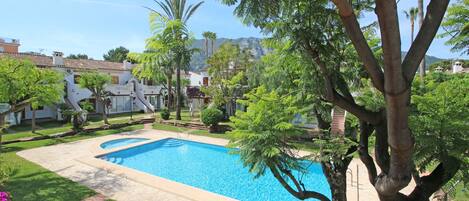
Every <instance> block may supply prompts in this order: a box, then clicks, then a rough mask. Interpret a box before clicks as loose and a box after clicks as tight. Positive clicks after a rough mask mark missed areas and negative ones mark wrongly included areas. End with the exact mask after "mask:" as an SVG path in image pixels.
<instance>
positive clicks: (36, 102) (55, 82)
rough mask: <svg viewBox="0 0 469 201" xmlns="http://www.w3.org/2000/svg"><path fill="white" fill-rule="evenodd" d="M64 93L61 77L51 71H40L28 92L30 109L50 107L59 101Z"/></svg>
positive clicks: (59, 74)
mask: <svg viewBox="0 0 469 201" xmlns="http://www.w3.org/2000/svg"><path fill="white" fill-rule="evenodd" d="M63 93H64V83H63V75H62V74H61V73H58V72H57V71H54V70H52V69H41V70H39V71H38V76H37V78H36V80H35V84H34V85H33V87H32V90H31V91H30V96H31V107H32V108H33V109H37V108H38V107H39V106H51V105H53V104H56V103H58V102H60V101H61V99H62V97H63Z"/></svg>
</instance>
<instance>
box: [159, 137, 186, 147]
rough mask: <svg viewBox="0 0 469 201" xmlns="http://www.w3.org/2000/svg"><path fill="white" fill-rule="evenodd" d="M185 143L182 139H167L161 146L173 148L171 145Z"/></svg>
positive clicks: (178, 145)
mask: <svg viewBox="0 0 469 201" xmlns="http://www.w3.org/2000/svg"><path fill="white" fill-rule="evenodd" d="M182 145H184V142H183V141H181V140H177V139H169V140H167V141H166V142H164V144H163V145H161V147H168V148H171V147H180V146H182Z"/></svg>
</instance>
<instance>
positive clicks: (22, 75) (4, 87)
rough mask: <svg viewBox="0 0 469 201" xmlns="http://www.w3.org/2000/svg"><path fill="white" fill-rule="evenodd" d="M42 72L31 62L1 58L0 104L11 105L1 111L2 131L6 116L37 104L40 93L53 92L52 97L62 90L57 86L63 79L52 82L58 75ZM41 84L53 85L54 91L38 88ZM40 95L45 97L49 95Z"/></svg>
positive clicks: (0, 123)
mask: <svg viewBox="0 0 469 201" xmlns="http://www.w3.org/2000/svg"><path fill="white" fill-rule="evenodd" d="M42 70H43V69H39V68H37V67H36V66H35V65H34V64H33V63H32V62H31V61H29V60H18V59H14V58H10V57H4V56H0V103H7V104H9V105H10V107H9V108H8V110H6V111H1V113H0V130H1V129H2V128H4V127H5V125H4V124H5V117H6V115H8V114H10V113H13V114H15V113H17V112H20V111H22V110H24V108H25V107H27V106H29V105H31V104H32V103H33V101H34V102H35V101H36V100H37V95H35V94H38V93H39V92H40V91H42V90H45V91H48V90H51V92H52V93H53V94H52V96H54V97H56V96H57V94H55V93H54V92H56V90H57V89H58V88H60V87H59V85H60V84H57V82H58V81H62V80H63V79H57V80H52V79H54V78H58V77H57V76H58V74H56V73H55V72H53V73H54V74H52V72H51V71H47V72H46V73H44V72H41V71H42ZM49 73H51V74H52V75H51V77H49V76H47V75H48V74H49ZM39 83H51V84H53V85H51V87H53V89H48V88H47V87H42V86H38V84H39ZM38 89H41V90H38ZM33 95H35V96H33ZM40 95H41V96H45V95H47V94H40ZM48 98H49V97H48ZM41 99H42V98H41ZM44 99H46V98H44ZM52 99H54V98H52ZM15 116H16V115H15ZM0 146H1V131H0Z"/></svg>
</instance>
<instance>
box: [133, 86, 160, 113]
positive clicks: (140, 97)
mask: <svg viewBox="0 0 469 201" xmlns="http://www.w3.org/2000/svg"><path fill="white" fill-rule="evenodd" d="M132 82H133V84H134V90H135V94H136V95H137V96H136V98H135V99H134V103H135V104H136V105H137V107H139V108H140V109H142V110H143V111H144V112H145V113H148V112H152V113H153V112H155V107H153V105H152V104H151V103H150V102H149V101H148V100H147V99H145V94H144V92H143V86H142V84H140V83H139V82H138V81H137V80H135V79H133V80H132Z"/></svg>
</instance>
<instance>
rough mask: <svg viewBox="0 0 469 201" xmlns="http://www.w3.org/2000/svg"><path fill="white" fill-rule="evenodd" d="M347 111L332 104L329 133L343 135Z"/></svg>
mask: <svg viewBox="0 0 469 201" xmlns="http://www.w3.org/2000/svg"><path fill="white" fill-rule="evenodd" d="M346 115H347V112H346V111H345V110H344V109H342V108H340V107H338V106H334V108H333V109H332V123H331V134H332V135H336V136H340V135H344V131H345V117H346Z"/></svg>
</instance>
